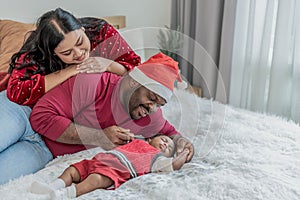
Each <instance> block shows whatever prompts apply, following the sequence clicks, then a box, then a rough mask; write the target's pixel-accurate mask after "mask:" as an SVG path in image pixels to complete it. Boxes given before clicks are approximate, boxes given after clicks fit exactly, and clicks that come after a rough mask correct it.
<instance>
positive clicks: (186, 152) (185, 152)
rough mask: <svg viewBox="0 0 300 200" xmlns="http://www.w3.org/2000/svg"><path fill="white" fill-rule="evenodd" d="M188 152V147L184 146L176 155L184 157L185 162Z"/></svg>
mask: <svg viewBox="0 0 300 200" xmlns="http://www.w3.org/2000/svg"><path fill="white" fill-rule="evenodd" d="M189 153H190V150H189V149H188V148H184V149H183V151H182V152H181V153H180V154H179V155H178V156H180V157H183V158H185V162H186V161H187V158H188V155H189Z"/></svg>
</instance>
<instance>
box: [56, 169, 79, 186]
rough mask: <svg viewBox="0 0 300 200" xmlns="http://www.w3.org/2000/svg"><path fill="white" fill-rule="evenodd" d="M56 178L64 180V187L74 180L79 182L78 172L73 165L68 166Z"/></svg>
mask: <svg viewBox="0 0 300 200" xmlns="http://www.w3.org/2000/svg"><path fill="white" fill-rule="evenodd" d="M58 178H60V179H62V180H63V181H64V182H65V184H66V187H68V186H70V185H71V184H72V183H74V182H75V183H77V182H80V174H79V172H78V170H77V169H76V168H75V167H73V166H70V167H68V168H67V169H66V170H65V171H64V172H63V173H62V174H61V175H60V176H59V177H58Z"/></svg>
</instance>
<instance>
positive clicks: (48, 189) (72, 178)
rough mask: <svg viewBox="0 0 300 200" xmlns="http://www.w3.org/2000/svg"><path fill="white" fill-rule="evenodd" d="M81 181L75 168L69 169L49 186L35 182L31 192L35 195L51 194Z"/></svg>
mask: <svg viewBox="0 0 300 200" xmlns="http://www.w3.org/2000/svg"><path fill="white" fill-rule="evenodd" d="M79 180H80V175H79V172H78V171H77V169H76V168H75V167H72V166H71V167H68V168H67V169H66V170H65V171H64V172H63V173H62V175H60V177H59V178H57V179H55V180H54V181H52V182H51V183H49V184H46V183H41V182H37V181H35V182H33V183H32V184H31V187H30V188H29V191H30V192H31V193H35V194H50V193H52V192H55V191H56V190H59V189H61V188H64V187H67V186H70V185H71V184H72V182H78V181H79Z"/></svg>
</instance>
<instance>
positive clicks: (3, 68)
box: [0, 20, 35, 72]
mask: <svg viewBox="0 0 300 200" xmlns="http://www.w3.org/2000/svg"><path fill="white" fill-rule="evenodd" d="M34 28H35V26H34V24H26V23H22V22H17V21H13V20H0V72H7V70H8V68H9V63H10V58H11V56H12V55H13V54H14V53H16V52H17V51H19V49H20V48H21V46H22V44H23V43H24V40H25V36H26V33H28V32H29V31H31V30H33V29H34Z"/></svg>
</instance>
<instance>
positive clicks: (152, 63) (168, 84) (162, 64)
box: [129, 52, 187, 102]
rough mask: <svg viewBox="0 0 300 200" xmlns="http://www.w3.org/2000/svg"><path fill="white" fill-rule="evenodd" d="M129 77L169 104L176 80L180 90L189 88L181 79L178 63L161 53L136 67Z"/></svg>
mask: <svg viewBox="0 0 300 200" xmlns="http://www.w3.org/2000/svg"><path fill="white" fill-rule="evenodd" d="M129 76H131V77H132V78H133V79H134V80H135V81H137V82H138V83H140V84H141V85H143V86H144V87H146V88H147V89H149V90H151V91H152V92H154V93H156V94H158V95H159V96H161V97H162V98H164V99H165V100H166V101H167V102H168V101H169V100H170V98H171V96H172V94H173V91H174V83H175V81H176V80H177V81H178V82H177V87H178V88H180V89H184V88H186V87H187V83H186V82H185V81H182V79H181V76H180V71H179V69H178V62H176V61H175V60H173V59H172V58H171V57H169V56H167V55H165V54H163V53H161V52H159V53H157V54H155V55H153V56H152V57H150V58H149V59H148V60H147V61H145V62H144V63H142V64H141V65H139V66H137V67H135V68H134V69H133V70H132V71H130V72H129Z"/></svg>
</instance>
